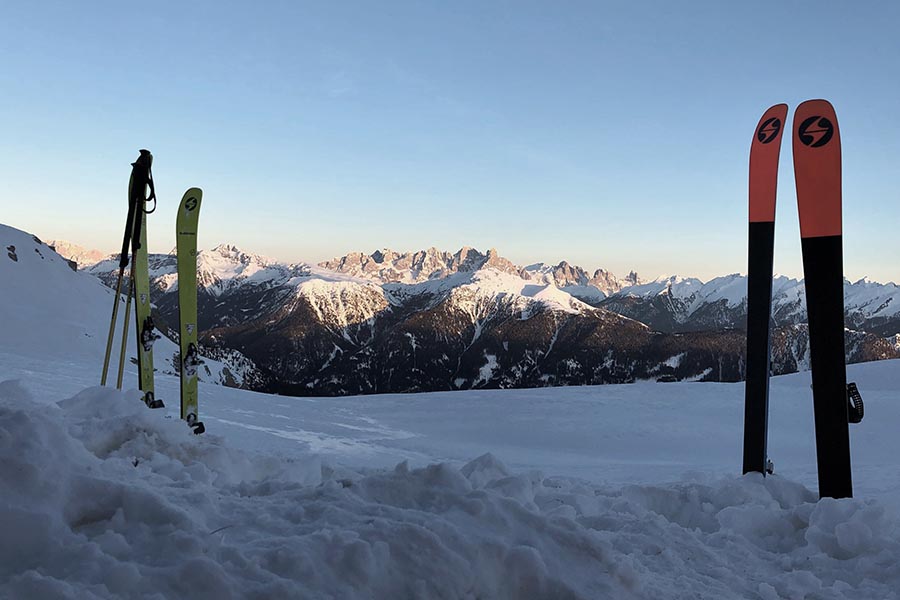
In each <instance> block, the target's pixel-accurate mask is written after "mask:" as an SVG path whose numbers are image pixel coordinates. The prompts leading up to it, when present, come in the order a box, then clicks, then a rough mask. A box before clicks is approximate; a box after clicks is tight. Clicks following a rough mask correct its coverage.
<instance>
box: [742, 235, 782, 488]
mask: <svg viewBox="0 0 900 600" xmlns="http://www.w3.org/2000/svg"><path fill="white" fill-rule="evenodd" d="M774 247H775V223H774V222H760V223H750V236H749V245H748V249H749V261H748V268H747V374H746V383H745V384H744V473H750V472H752V471H755V472H758V473H765V472H766V461H767V458H768V457H767V456H766V437H767V433H768V423H769V364H770V360H771V359H770V357H771V352H770V350H771V338H770V328H769V321H770V319H771V314H772V261H773V255H774Z"/></svg>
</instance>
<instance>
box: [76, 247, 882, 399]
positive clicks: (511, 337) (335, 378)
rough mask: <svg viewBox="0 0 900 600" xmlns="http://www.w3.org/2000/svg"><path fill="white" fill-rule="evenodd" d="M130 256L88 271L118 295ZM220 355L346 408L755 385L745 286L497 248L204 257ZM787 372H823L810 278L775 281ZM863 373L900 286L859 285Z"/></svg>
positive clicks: (213, 253) (272, 383) (171, 321)
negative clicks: (815, 351) (444, 393)
mask: <svg viewBox="0 0 900 600" xmlns="http://www.w3.org/2000/svg"><path fill="white" fill-rule="evenodd" d="M150 266H151V277H152V288H153V293H152V296H153V301H154V303H155V305H156V310H157V314H158V317H157V323H158V324H159V325H160V328H161V329H163V331H164V332H166V333H167V334H168V335H170V336H172V337H174V336H175V335H177V334H176V333H175V331H174V330H175V329H177V328H175V327H174V325H175V324H176V323H177V294H175V293H173V292H175V291H176V290H177V277H176V275H175V259H174V255H172V254H153V255H151V257H150ZM116 267H117V259H116V258H115V257H109V258H107V259H106V260H102V261H99V262H96V263H94V264H91V265H89V266H87V268H86V271H87V272H88V273H90V274H92V275H95V276H97V277H99V278H100V279H101V280H103V281H104V282H106V283H107V284H112V283H113V282H114V277H115V274H116ZM198 281H199V282H200V286H201V289H200V292H199V295H200V298H199V302H200V327H201V330H202V332H203V337H202V342H203V345H204V350H205V352H206V353H207V355H209V356H213V357H215V358H218V359H220V360H222V361H223V362H224V363H225V364H231V365H235V367H234V368H236V369H240V370H241V372H242V373H244V377H243V379H244V380H245V382H246V383H245V385H247V386H248V387H253V388H255V389H260V390H263V391H271V392H277V393H284V394H303V395H341V394H356V393H377V392H413V391H424V390H453V389H470V388H481V387H495V388H503V387H532V386H545V385H586V384H597V383H621V382H630V381H638V380H653V381H674V380H702V381H736V380H740V379H742V378H743V369H744V333H743V327H744V321H745V319H746V297H745V295H746V278H745V277H744V276H741V275H737V274H733V275H727V276H724V277H719V278H715V279H713V280H710V281H707V282H703V281H700V280H698V279H694V278H680V277H667V278H660V279H656V280H653V281H645V280H642V279H640V278H639V277H638V275H637V274H636V273H634V272H632V273H629V274H628V275H627V276H626V277H623V278H618V277H616V276H615V275H613V274H612V273H610V272H608V271H605V270H603V269H597V270H595V271H593V272H590V271H587V270H585V269H583V268H581V267H578V266H575V265H570V264H569V263H566V262H561V263H559V264H557V265H548V264H544V263H538V264H532V265H528V266H518V265H515V264H514V263H513V262H511V261H509V260H507V259H506V258H503V257H502V256H501V255H500V254H499V253H498V252H497V251H496V250H494V249H491V250H488V251H487V252H486V253H482V252H479V251H478V250H475V249H473V248H462V249H460V250H459V251H458V252H455V253H450V252H445V251H441V250H438V249H435V248H430V249H427V250H422V251H418V252H404V253H400V252H395V251H392V250H390V249H382V250H377V251H375V252H373V253H371V254H364V253H359V252H354V253H350V254H347V255H345V256H342V257H337V258H334V259H332V260H328V261H324V262H322V263H320V264H318V265H310V264H306V263H296V264H289V263H284V262H280V261H277V260H273V259H269V258H266V257H263V256H259V255H256V254H253V253H248V252H244V251H242V250H241V249H239V248H237V247H235V246H232V245H220V246H217V247H215V248H213V249H211V250H205V251H201V252H200V253H199V255H198ZM774 289H775V292H774V308H773V324H774V326H775V329H774V332H773V342H772V344H773V372H774V373H787V372H792V371H796V370H798V369H804V368H808V362H809V359H808V356H809V355H808V339H807V337H808V336H807V330H806V325H805V319H806V311H805V296H804V290H803V283H802V281H798V280H795V279H790V278H786V277H778V278H776V280H775V287H774ZM845 294H846V307H847V314H846V322H847V326H848V327H850V328H851V329H850V330H848V332H847V336H846V340H847V355H848V360H850V361H851V362H859V361H865V360H876V359H882V358H893V357H897V356H898V355H900V352H898V343H897V340H898V339H900V338H898V337H897V336H898V334H900V288H898V286H896V285H894V284H893V283H889V284H881V283H876V282H872V281H868V280H861V281H857V282H854V283H850V282H846V283H845Z"/></svg>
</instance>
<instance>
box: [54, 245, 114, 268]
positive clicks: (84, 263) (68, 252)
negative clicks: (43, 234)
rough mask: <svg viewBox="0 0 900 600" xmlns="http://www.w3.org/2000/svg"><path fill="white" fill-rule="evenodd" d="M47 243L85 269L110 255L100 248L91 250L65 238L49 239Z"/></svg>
mask: <svg viewBox="0 0 900 600" xmlns="http://www.w3.org/2000/svg"><path fill="white" fill-rule="evenodd" d="M47 245H48V246H49V247H50V248H52V249H53V250H55V251H56V253H57V254H59V255H60V256H62V257H63V258H65V259H66V260H71V261H74V262H75V263H76V264H77V265H78V268H79V269H84V268H87V267H90V266H92V265H95V264H97V263H98V262H100V261H101V260H103V259H105V258H106V257H107V256H109V254H108V253H106V252H102V251H100V250H89V249H87V248H85V247H84V246H79V245H78V244H73V243H71V242H67V241H65V240H48V241H47Z"/></svg>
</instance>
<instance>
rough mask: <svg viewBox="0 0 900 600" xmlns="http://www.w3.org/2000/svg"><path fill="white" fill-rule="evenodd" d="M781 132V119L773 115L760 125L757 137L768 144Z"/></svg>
mask: <svg viewBox="0 0 900 600" xmlns="http://www.w3.org/2000/svg"><path fill="white" fill-rule="evenodd" d="M779 133H781V119H779V118H778V117H772V118H771V119H766V122H765V123H763V124H762V125H760V126H759V131H757V132H756V139H758V140H759V141H760V142H762V143H763V144H768V143H769V142H771V141H772V140H774V139H775V138H777V137H778V134H779Z"/></svg>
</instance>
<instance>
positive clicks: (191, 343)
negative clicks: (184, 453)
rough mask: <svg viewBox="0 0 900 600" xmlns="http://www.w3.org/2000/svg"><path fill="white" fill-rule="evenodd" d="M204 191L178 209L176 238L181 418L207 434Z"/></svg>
mask: <svg viewBox="0 0 900 600" xmlns="http://www.w3.org/2000/svg"><path fill="white" fill-rule="evenodd" d="M202 199H203V192H202V191H201V190H200V189H199V188H191V189H189V190H188V191H186V192H185V193H184V197H182V199H181V206H179V207H178V217H177V219H176V227H175V238H176V246H175V247H176V252H177V255H178V321H179V330H178V333H179V337H178V340H179V346H180V349H181V353H180V360H181V418H182V419H184V420H185V421H187V424H188V425H189V426H190V427H191V429H193V430H194V433H203V432H204V431H205V430H206V428H205V427H204V425H203V423H201V422H200V418H199V415H200V411H199V406H198V401H197V395H198V394H197V369H198V368H199V367H200V365H201V364H202V361H201V360H200V353H199V351H198V347H197V339H198V337H199V336H198V333H199V332H198V331H197V222H198V220H199V217H200V202H201V200H202Z"/></svg>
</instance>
